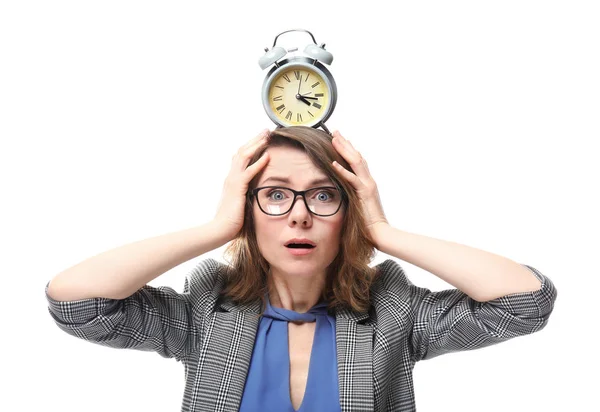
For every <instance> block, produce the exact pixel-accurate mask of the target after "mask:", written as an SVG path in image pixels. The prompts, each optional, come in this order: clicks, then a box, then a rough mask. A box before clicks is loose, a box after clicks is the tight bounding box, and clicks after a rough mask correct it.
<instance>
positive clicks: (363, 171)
mask: <svg viewBox="0 0 600 412" xmlns="http://www.w3.org/2000/svg"><path fill="white" fill-rule="evenodd" d="M332 135H333V141H332V142H333V147H334V148H335V150H336V151H337V152H338V153H339V154H340V155H341V156H342V157H343V158H344V159H345V160H346V161H347V162H348V164H350V167H351V168H352V171H353V172H354V173H352V172H350V171H348V170H346V169H345V168H344V167H343V166H342V165H340V164H339V163H338V162H335V161H334V162H333V167H335V169H336V170H338V171H339V172H340V174H341V175H342V176H343V177H344V178H345V179H346V180H347V181H348V182H350V184H351V185H352V186H353V187H354V189H355V190H356V193H357V194H358V197H359V198H360V203H361V205H362V209H363V213H364V215H365V219H366V224H367V229H368V230H369V232H370V234H371V238H372V239H373V240H375V239H376V236H375V235H376V233H375V230H376V229H377V228H379V227H381V226H382V224H383V225H389V223H388V221H387V219H386V217H385V213H384V212H383V206H382V205H381V199H380V198H379V191H378V190H377V184H376V183H375V180H373V177H372V176H371V173H369V168H368V166H367V161H366V160H365V159H364V158H363V157H362V156H361V154H360V153H359V152H358V151H356V149H354V147H353V146H352V143H350V141H349V140H346V139H344V137H343V136H342V135H341V134H340V132H339V131H337V130H336V131H335V132H333V134H332Z"/></svg>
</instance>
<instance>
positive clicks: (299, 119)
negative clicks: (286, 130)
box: [296, 113, 302, 122]
mask: <svg viewBox="0 0 600 412" xmlns="http://www.w3.org/2000/svg"><path fill="white" fill-rule="evenodd" d="M296 121H298V122H301V121H302V115H301V114H300V113H298V116H297V118H296Z"/></svg>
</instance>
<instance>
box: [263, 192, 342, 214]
mask: <svg viewBox="0 0 600 412" xmlns="http://www.w3.org/2000/svg"><path fill="white" fill-rule="evenodd" d="M305 196H306V203H308V208H309V209H310V210H311V211H312V212H313V213H316V214H318V215H330V214H333V213H335V212H336V211H337V210H338V207H339V206H340V202H341V196H340V192H339V191H338V190H337V189H335V188H315V189H311V190H309V191H307V192H306V194H305ZM257 198H258V202H259V204H260V207H261V208H262V209H263V210H264V211H265V212H266V213H268V214H273V215H281V214H285V213H287V212H288V211H289V210H290V209H291V207H292V203H293V202H294V192H292V191H290V190H289V189H286V188H282V187H277V188H275V187H271V188H263V189H260V190H259V191H258V194H257ZM297 201H301V199H298V200H297Z"/></svg>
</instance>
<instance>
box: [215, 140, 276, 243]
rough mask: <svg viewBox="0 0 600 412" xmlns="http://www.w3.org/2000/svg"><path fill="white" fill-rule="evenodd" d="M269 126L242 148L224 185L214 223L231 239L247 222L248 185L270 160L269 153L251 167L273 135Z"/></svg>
mask: <svg viewBox="0 0 600 412" xmlns="http://www.w3.org/2000/svg"><path fill="white" fill-rule="evenodd" d="M270 133H271V132H270V131H269V129H265V130H263V131H262V132H261V133H260V134H259V135H258V136H256V137H255V138H254V139H252V140H250V141H249V142H248V143H246V144H245V145H244V146H242V147H240V148H239V150H238V151H237V153H236V154H235V155H234V156H233V158H232V162H231V169H230V171H229V175H227V178H225V183H224V184H223V193H222V195H221V200H220V203H219V207H218V210H217V214H216V215H215V217H214V219H213V222H214V223H215V224H216V225H217V227H219V230H220V231H222V233H223V234H224V235H226V236H227V239H229V240H231V239H233V238H234V237H235V236H236V235H237V234H238V232H239V231H240V229H241V228H242V226H243V225H244V207H245V204H246V193H247V192H248V184H249V183H250V181H251V180H252V179H253V178H254V176H255V175H256V174H257V173H258V172H259V171H260V170H262V168H263V167H264V166H265V165H266V164H267V163H268V162H269V154H268V153H267V152H264V153H263V155H262V156H261V157H260V158H259V159H258V160H257V161H256V162H254V164H252V165H251V166H248V163H249V162H250V158H251V157H252V156H253V155H254V153H255V152H256V151H257V150H259V149H261V148H262V147H263V146H264V145H265V144H266V143H267V138H268V136H269V135H270Z"/></svg>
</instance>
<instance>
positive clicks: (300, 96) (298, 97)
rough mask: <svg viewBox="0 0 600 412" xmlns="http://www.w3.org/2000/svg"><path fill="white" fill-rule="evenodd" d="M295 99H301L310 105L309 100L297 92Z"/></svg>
mask: <svg viewBox="0 0 600 412" xmlns="http://www.w3.org/2000/svg"><path fill="white" fill-rule="evenodd" d="M296 99H298V100H300V101H302V102H303V103H306V104H307V105H309V106H310V102H309V101H308V100H306V98H305V97H304V96H302V95H301V94H297V95H296Z"/></svg>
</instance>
